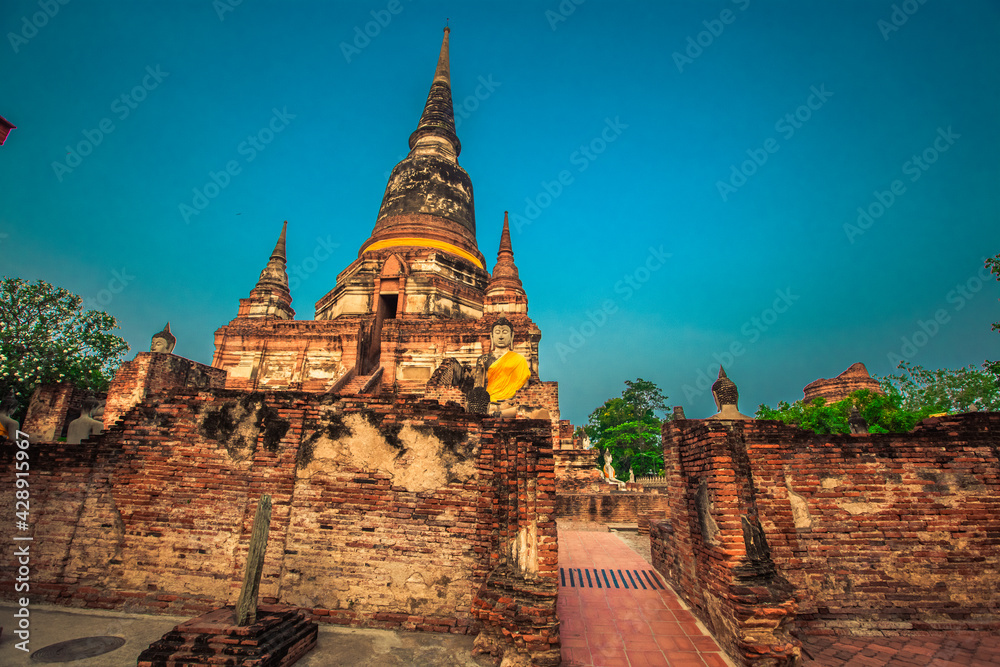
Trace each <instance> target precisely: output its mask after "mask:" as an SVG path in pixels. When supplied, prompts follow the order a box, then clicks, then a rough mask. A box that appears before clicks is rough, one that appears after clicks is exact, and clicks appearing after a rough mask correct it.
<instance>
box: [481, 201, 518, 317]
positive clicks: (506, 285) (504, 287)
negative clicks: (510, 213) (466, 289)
mask: <svg viewBox="0 0 1000 667" xmlns="http://www.w3.org/2000/svg"><path fill="white" fill-rule="evenodd" d="M486 312H488V313H491V312H495V313H527V312H528V295H527V294H526V293H525V291H524V286H523V285H522V284H521V278H520V276H519V275H518V272H517V265H516V264H514V249H513V247H512V246H511V243H510V223H509V222H508V220H507V211H504V212H503V230H502V231H501V232H500V248H499V250H497V263H496V264H495V265H494V266H493V275H492V276H491V277H490V280H489V282H488V283H487V284H486Z"/></svg>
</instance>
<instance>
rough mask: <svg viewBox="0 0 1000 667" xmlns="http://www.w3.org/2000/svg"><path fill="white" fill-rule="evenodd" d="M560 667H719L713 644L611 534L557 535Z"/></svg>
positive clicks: (722, 660) (722, 661) (721, 658)
mask: <svg viewBox="0 0 1000 667" xmlns="http://www.w3.org/2000/svg"><path fill="white" fill-rule="evenodd" d="M559 575H560V582H559V619H560V620H561V621H562V625H561V629H560V636H561V640H562V657H563V665H564V666H565V667H584V666H591V665H592V666H593V667H619V666H620V667H706V666H707V667H726V666H727V665H731V664H732V663H731V662H729V660H728V658H726V657H725V654H724V653H722V649H720V648H719V645H718V644H716V643H715V640H714V639H713V638H712V637H711V636H709V635H708V634H706V633H705V632H703V631H702V630H701V627H700V625H699V624H698V623H696V622H695V618H694V616H693V615H692V614H691V612H689V611H686V610H685V609H684V605H683V604H682V603H681V601H680V600H679V599H678V598H677V596H676V595H674V593H673V591H672V590H670V589H669V588H667V587H665V586H664V584H663V579H662V578H660V577H659V575H657V574H656V573H655V571H654V570H653V568H652V567H651V566H650V564H649V563H647V562H646V561H645V560H643V558H642V556H640V555H639V554H637V553H636V552H635V551H633V550H632V549H630V548H629V547H628V545H626V544H625V543H624V542H622V541H621V540H620V539H618V537H617V536H616V535H615V534H614V533H595V532H575V531H562V530H560V531H559Z"/></svg>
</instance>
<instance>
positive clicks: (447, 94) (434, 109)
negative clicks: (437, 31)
mask: <svg viewBox="0 0 1000 667" xmlns="http://www.w3.org/2000/svg"><path fill="white" fill-rule="evenodd" d="M450 32H451V28H448V27H445V29H444V38H443V39H442V40H441V53H440V55H439V56H438V62H437V68H436V69H435V70H434V80H433V81H432V82H431V89H430V92H428V93H427V102H426V103H425V104H424V113H423V114H422V115H421V116H420V122H419V123H417V129H416V130H414V131H413V134H411V135H410V155H437V156H439V157H443V158H445V159H447V160H449V161H450V162H455V163H457V162H458V154H459V153H461V152H462V142H460V141H459V140H458V135H457V134H456V133H455V111H454V108H453V107H452V103H451V72H450V70H449V65H448V34H449V33H450Z"/></svg>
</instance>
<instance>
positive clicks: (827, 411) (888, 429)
mask: <svg viewBox="0 0 1000 667" xmlns="http://www.w3.org/2000/svg"><path fill="white" fill-rule="evenodd" d="M901 403H902V396H901V395H899V394H898V393H897V394H892V393H889V394H887V395H882V394H878V393H874V392H871V391H869V390H868V389H859V390H857V391H855V392H853V393H852V394H851V395H850V396H849V397H847V398H845V399H843V400H841V401H837V402H836V403H830V404H827V402H826V399H825V398H816V399H813V400H812V401H811V402H809V403H805V402H803V401H801V400H799V401H795V402H794V403H792V404H789V403H787V402H786V401H780V402H779V403H778V406H777V407H776V408H771V407H768V406H766V405H763V404H761V405H760V407H758V408H757V414H756V415H755V417H756V418H757V419H776V420H778V421H781V422H784V423H786V424H790V425H792V426H798V427H799V428H801V429H802V430H804V431H812V432H813V433H819V434H822V435H825V434H829V433H850V432H851V427H850V424H849V423H848V421H847V420H848V418H849V417H850V416H851V408H852V407H857V408H858V412H859V413H860V414H861V416H862V417H863V418H864V420H865V421H866V422H868V430H869V432H871V433H905V432H907V431H910V430H912V429H913V427H914V426H915V425H916V424H917V422H919V421H920V420H921V419H924V418H926V417H928V416H930V415H931V414H932V412H933V410H931V409H925V410H922V411H916V412H913V411H908V410H905V409H903V408H902V407H901Z"/></svg>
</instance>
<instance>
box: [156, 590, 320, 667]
mask: <svg viewBox="0 0 1000 667" xmlns="http://www.w3.org/2000/svg"><path fill="white" fill-rule="evenodd" d="M318 633H319V626H317V625H316V624H315V623H310V622H309V621H308V620H307V619H306V616H305V614H303V613H302V612H301V611H300V610H299V609H298V608H297V607H284V606H279V605H260V606H259V607H258V608H257V620H256V622H254V623H252V624H250V625H246V626H242V627H241V626H238V625H236V617H235V613H234V608H233V607H232V606H228V607H223V608H221V609H215V610H214V611H210V612H208V613H207V614H204V615H202V616H199V617H198V618H193V619H191V620H190V621H186V622H185V623H181V624H180V625H178V626H177V627H175V628H174V629H173V630H171V631H170V632H168V633H167V634H165V635H163V638H162V639H160V640H159V641H155V642H153V643H152V644H150V645H149V648H147V649H146V650H145V651H143V652H142V653H141V654H140V655H139V661H138V665H137V667H154V665H155V666H156V667H182V666H183V667H188V666H191V667H194V666H198V667H200V666H202V665H204V666H205V667H209V666H211V667H216V666H218V665H241V666H242V667H285V666H286V665H294V664H295V663H296V662H298V660H299V658H301V657H302V656H304V655H305V654H306V653H308V652H309V651H311V650H312V649H313V647H315V646H316V637H317V635H318Z"/></svg>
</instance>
